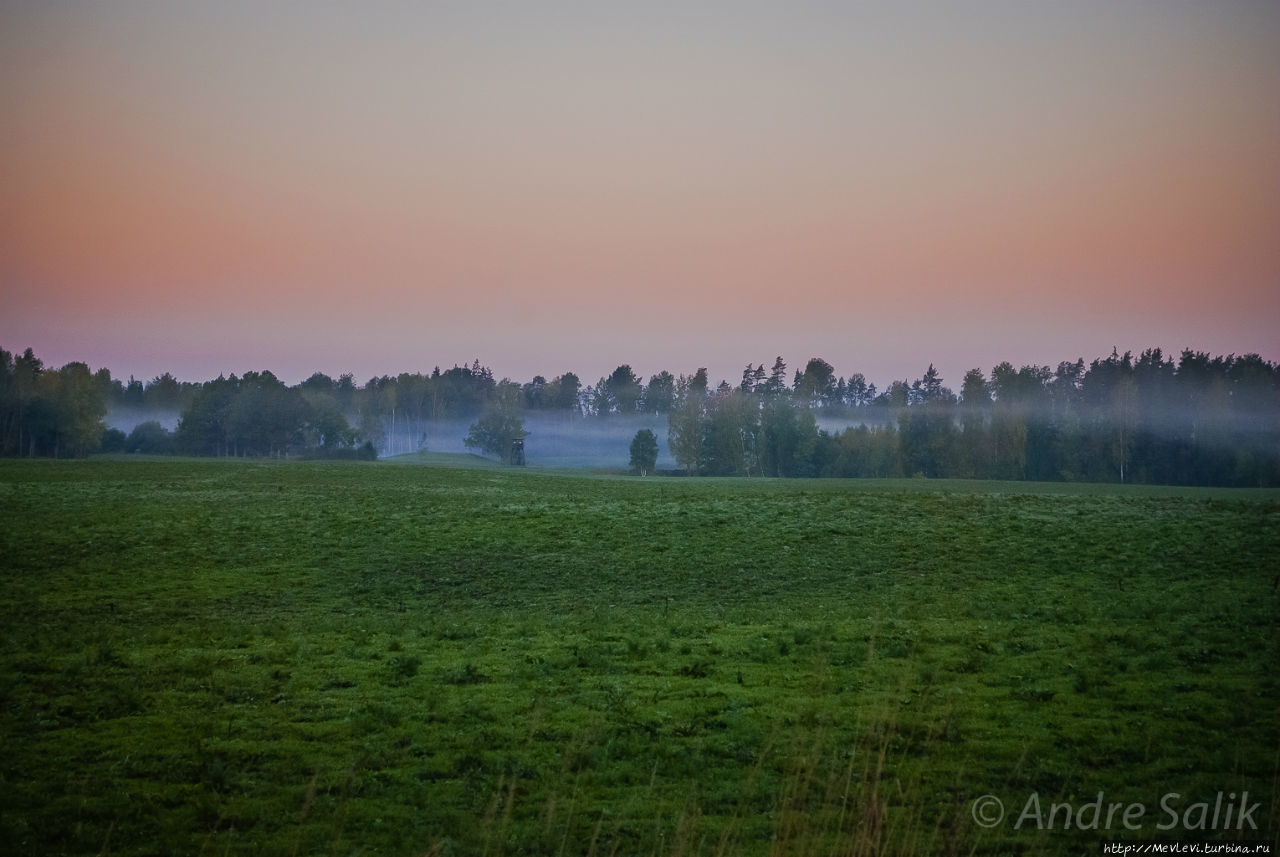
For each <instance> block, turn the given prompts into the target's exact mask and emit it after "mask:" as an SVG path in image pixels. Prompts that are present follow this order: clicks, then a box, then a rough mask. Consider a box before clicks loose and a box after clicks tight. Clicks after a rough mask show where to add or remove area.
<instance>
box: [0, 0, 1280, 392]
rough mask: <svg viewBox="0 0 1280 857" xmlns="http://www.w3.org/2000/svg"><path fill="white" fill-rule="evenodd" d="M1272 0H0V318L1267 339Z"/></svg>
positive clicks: (841, 360) (344, 329)
mask: <svg viewBox="0 0 1280 857" xmlns="http://www.w3.org/2000/svg"><path fill="white" fill-rule="evenodd" d="M1278 96H1280V3H1276V2H1272V1H1271V0H1258V2H1231V0H1225V1H1224V2H1214V3H1199V2H1190V0H1169V2H1159V3H1156V2H1116V0H1072V2H1070V3H1027V2H1021V0H1019V2H1013V0H1010V2H967V3H955V2H951V0H932V2H894V3H883V4H870V3H867V4H863V3H835V2H786V3H783V2H776V3H754V2H732V3H729V2H712V3H688V2H665V1H664V2H652V0H650V2H644V3H626V4H623V3H617V4H610V3H605V2H582V3H564V2H554V0H553V2H539V3H526V2H511V3H482V2H460V3H444V2H439V3H415V4H407V3H398V2H397V3H390V2H387V3H354V2H350V3H346V2H343V3H339V2H332V3H331V2H310V0H309V1H308V2H287V0H273V2H271V3H261V2H257V0H254V2H238V0H232V2H225V0H220V2H217V3H205V2H190V3H184V2H168V0H154V2H103V3H81V2H74V3H71V2H49V0H38V1H37V0H32V1H31V2H9V0H0V117H2V118H0V345H2V346H3V347H5V348H7V349H9V350H10V351H15V350H21V349H23V348H26V347H28V346H29V347H32V348H34V349H35V351H36V353H37V355H38V356H40V357H42V358H43V359H44V360H45V362H46V364H49V365H55V366H56V365H61V364H62V363H65V362H67V361H70V360H83V361H85V362H87V363H89V364H90V366H91V367H93V368H95V369H96V368H98V367H100V366H106V367H108V368H109V369H111V371H112V373H113V375H115V376H117V377H128V376H129V375H130V374H133V375H136V376H137V377H139V378H142V379H144V380H145V379H149V378H150V377H153V376H154V375H157V374H159V373H161V372H164V371H172V372H173V373H174V374H176V375H178V377H180V378H183V379H184V380H205V379H208V378H211V377H214V376H216V375H218V374H219V373H230V372H237V373H240V372H244V371H245V370H248V369H263V368H266V369H271V370H272V371H274V372H276V374H278V375H279V376H280V377H282V378H283V379H284V380H286V381H290V382H295V381H298V380H301V379H302V378H305V377H306V376H307V375H309V374H310V373H311V372H312V371H324V372H327V373H329V374H331V375H334V376H336V375H337V374H339V373H342V372H348V371H350V372H354V373H355V375H356V378H357V381H359V382H361V383H363V382H364V381H365V380H366V379H367V378H368V377H370V376H371V375H375V374H386V373H390V374H395V373H398V372H401V371H430V369H431V368H432V367H433V366H435V365H440V366H442V367H443V368H447V367H448V366H451V365H454V364H455V363H464V362H467V363H469V362H470V361H471V360H472V359H474V358H479V359H480V360H481V362H483V363H485V364H487V365H490V366H492V367H493V369H494V371H495V373H496V374H497V375H498V376H499V377H501V376H510V377H512V378H514V379H516V380H521V381H524V380H528V379H529V378H531V377H532V376H533V375H534V374H542V375H545V376H547V377H551V376H554V375H557V374H560V373H562V372H565V371H570V370H572V371H575V372H577V373H578V374H579V375H580V376H582V378H583V380H584V382H593V381H594V380H595V379H596V378H597V377H599V376H600V375H603V374H606V373H607V372H609V371H610V370H611V369H612V368H613V367H614V366H617V365H618V364H620V363H624V362H626V363H630V364H631V365H632V366H633V367H634V368H635V369H636V370H637V371H638V372H640V373H641V374H643V375H644V376H645V377H646V378H647V377H648V376H649V375H650V374H652V373H654V372H657V371H659V370H660V369H668V370H670V371H672V372H674V373H677V374H678V373H680V372H692V371H693V370H694V369H696V368H697V367H699V366H707V367H709V368H710V369H711V374H712V376H713V380H714V379H718V378H721V377H725V378H729V379H730V380H732V381H736V380H737V379H738V377H739V375H740V373H741V370H742V367H743V366H744V365H745V364H746V363H747V362H753V363H760V362H764V363H765V364H766V365H771V364H772V362H773V358H774V357H775V356H776V355H779V354H781V355H783V356H784V358H785V359H786V360H787V362H788V363H789V364H790V365H791V366H792V367H793V368H797V367H800V366H803V363H804V361H805V360H806V359H807V358H808V357H810V356H814V355H821V356H822V357H824V358H826V359H827V360H828V361H829V362H831V363H832V364H833V365H834V366H835V367H836V370H837V372H838V373H839V374H841V375H846V374H849V373H852V372H863V373H864V374H865V375H866V376H867V378H868V380H870V381H874V382H876V383H877V384H880V385H882V386H883V385H885V384H887V383H888V382H889V381H890V380H892V379H894V378H906V379H911V378H916V377H919V376H920V375H921V374H922V373H923V372H924V370H925V368H926V367H927V366H928V364H930V363H934V364H936V365H937V366H938V367H939V369H940V370H941V371H942V374H943V376H944V378H945V380H946V382H947V383H948V385H950V386H952V387H953V388H956V389H958V388H959V386H960V380H961V376H962V374H963V372H964V371H965V370H966V369H968V368H971V367H980V368H982V369H983V370H984V371H989V370H990V368H991V366H992V365H994V364H995V363H996V362H998V361H1000V360H1009V361H1011V362H1013V363H1014V364H1015V365H1021V364H1024V363H1036V364H1052V365H1056V363H1057V362H1058V361H1060V360H1066V359H1074V358H1076V357H1084V358H1085V359H1086V361H1088V360H1090V359H1092V358H1094V357H1100V356H1105V355H1107V354H1109V353H1110V351H1111V348H1112V346H1113V345H1114V346H1118V347H1119V348H1120V350H1121V351H1124V350H1126V349H1134V350H1139V349H1142V348H1145V347H1153V346H1159V347H1162V348H1164V349H1165V350H1166V352H1172V353H1173V354H1175V355H1176V353H1177V352H1178V351H1180V350H1181V349H1182V348H1184V347H1192V348H1195V349H1198V350H1205V351H1210V352H1212V353H1215V354H1218V353H1232V352H1234V353H1246V352H1258V353H1261V354H1262V355H1263V356H1264V357H1266V358H1267V359H1270V360H1280V333H1277V331H1280V97H1278Z"/></svg>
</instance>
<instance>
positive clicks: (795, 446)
mask: <svg viewBox="0 0 1280 857" xmlns="http://www.w3.org/2000/svg"><path fill="white" fill-rule="evenodd" d="M784 371H785V367H784V366H783V364H782V361H781V358H779V360H778V362H777V363H776V364H775V365H774V369H773V371H772V372H771V373H770V374H769V375H768V376H767V377H762V375H761V373H760V371H759V369H758V368H756V367H752V366H748V367H747V371H745V372H744V373H743V380H742V383H741V384H740V385H739V386H738V387H736V388H735V387H731V386H730V385H729V384H728V383H721V385H720V386H719V387H718V388H717V389H716V390H715V391H712V392H708V391H707V390H706V388H705V384H704V383H703V381H704V379H703V378H702V376H694V377H693V378H688V379H687V378H683V377H682V378H680V379H678V380H677V384H676V388H677V394H676V406H675V407H674V409H673V410H672V412H671V416H670V423H669V425H670V431H669V443H670V448H671V452H672V455H673V456H674V457H675V459H676V461H677V463H678V464H679V465H680V466H681V467H682V468H684V469H685V470H686V471H687V472H689V473H699V474H704V475H725V476H730V475H755V474H759V475H764V476H843V477H857V476H863V477H901V476H924V477H933V478H942V477H951V478H977V479H1025V480H1041V481H1092V482H1141V483H1159V484H1187V485H1238V486H1254V485H1278V484H1280V367H1278V366H1276V365H1275V364H1272V363H1269V362H1267V361H1264V360H1262V359H1261V358H1260V357H1258V356H1257V355H1245V356H1243V357H1236V356H1229V357H1210V356H1209V355H1207V354H1204V353H1202V352H1195V351H1190V350H1187V351H1184V352H1183V353H1182V355H1181V357H1180V358H1179V360H1178V361H1177V362H1175V361H1173V360H1172V359H1167V358H1165V357H1164V355H1163V354H1162V353H1161V351H1160V349H1150V350H1147V351H1144V352H1142V354H1141V355H1140V356H1139V357H1138V358H1137V359H1136V360H1135V359H1134V358H1133V355H1132V354H1131V353H1129V352H1126V353H1125V354H1123V355H1120V354H1117V353H1115V352H1114V351H1113V353H1112V354H1111V356H1110V357H1108V358H1106V359H1098V360H1094V361H1093V362H1092V363H1090V364H1089V365H1088V366H1087V367H1086V366H1085V363H1084V361H1083V360H1077V361H1075V362H1064V363H1060V364H1058V367H1057V369H1050V368H1049V367H1047V366H1023V367H1022V368H1020V369H1015V368H1014V367H1013V366H1012V365H1011V364H1009V363H1001V364H999V365H998V366H996V367H995V368H994V369H992V371H991V375H990V377H987V376H985V375H984V374H983V373H982V371H981V370H979V369H972V370H970V371H969V372H967V373H966V374H965V376H964V379H963V382H962V385H961V389H960V393H959V394H956V393H955V392H953V391H952V390H951V389H950V388H948V387H946V386H944V385H943V379H942V378H941V377H940V376H939V375H938V372H937V371H936V370H935V369H934V367H933V366H930V367H929V368H928V370H927V371H926V372H925V374H924V375H923V376H922V377H921V378H919V379H917V380H915V381H913V382H910V383H908V382H906V381H895V382H893V383H892V384H891V385H890V386H889V388H888V389H887V390H885V391H884V392H882V393H875V392H874V388H873V387H871V385H866V386H865V387H864V386H863V384H862V383H861V380H860V379H859V378H855V381H854V383H853V384H852V385H851V384H850V382H849V381H846V380H843V379H840V380H837V379H836V378H835V377H834V373H833V371H832V369H831V366H830V364H828V363H826V361H823V360H821V359H820V358H814V359H812V360H810V361H809V363H808V365H807V366H806V367H805V369H804V370H803V372H799V373H797V374H796V376H795V378H794V380H793V382H792V384H791V386H790V389H784V388H783V387H782V385H781V384H780V383H779V379H780V378H781V377H782V373H783V372H784ZM851 388H852V389H853V390H854V391H855V392H854V393H853V394H852V395H851V394H850V389H851ZM824 411H825V412H829V413H831V414H832V415H835V414H839V416H840V417H841V418H843V419H845V420H848V421H849V422H850V423H856V425H851V426H850V427H848V428H845V429H844V430H842V431H834V432H828V431H823V430H820V429H819V427H818V425H817V420H816V419H815V415H818V414H822V413H823V412H824Z"/></svg>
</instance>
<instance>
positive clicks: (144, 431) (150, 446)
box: [124, 420, 173, 455]
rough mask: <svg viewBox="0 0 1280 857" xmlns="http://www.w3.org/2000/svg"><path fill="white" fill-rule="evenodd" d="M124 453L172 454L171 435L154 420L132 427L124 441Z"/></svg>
mask: <svg viewBox="0 0 1280 857" xmlns="http://www.w3.org/2000/svg"><path fill="white" fill-rule="evenodd" d="M124 451H125V452H139V453H142V454H143V455H167V454H169V453H170V452H173V433H172V432H170V431H169V430H168V429H166V428H165V427H164V426H162V425H160V423H158V422H156V421H155V420H147V421H146V422H145V423H139V424H138V425H136V426H134V428H133V431H131V432H129V437H128V439H127V440H126V441H125V445H124Z"/></svg>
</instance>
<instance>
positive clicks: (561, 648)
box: [0, 460, 1280, 855]
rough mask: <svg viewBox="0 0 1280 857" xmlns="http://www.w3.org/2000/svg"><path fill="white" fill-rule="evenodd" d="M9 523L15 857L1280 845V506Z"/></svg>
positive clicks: (836, 496)
mask: <svg viewBox="0 0 1280 857" xmlns="http://www.w3.org/2000/svg"><path fill="white" fill-rule="evenodd" d="M0 509H3V520H2V522H0V746H3V753H0V849H3V850H4V851H5V853H15V854H60V853H67V854H99V853H111V854H197V853H203V854H211V855H220V854H282V855H291V854H299V855H309V854H343V855H345V854H368V855H372V854H387V855H420V854H489V855H499V854H600V855H605V854H621V855H631V854H656V855H676V854H681V855H694V854H702V855H715V854H734V855H736V854H818V855H827V854H832V855H834V854H844V855H857V854H880V853H884V854H939V853H956V854H970V853H978V854H1003V853H1008V854H1015V853H1045V854H1058V853H1061V854H1068V853H1094V854H1096V853H1101V846H1100V844H1101V842H1103V841H1104V840H1121V841H1134V842H1148V841H1159V842H1178V841H1181V842H1191V841H1197V842H1198V841H1213V840H1215V839H1218V838H1223V839H1232V840H1233V839H1250V840H1255V841H1262V842H1268V843H1273V844H1274V843H1276V841H1277V831H1278V830H1280V823H1278V819H1280V807H1278V803H1280V788H1278V785H1277V783H1278V780H1280V680H1278V677H1277V673H1278V672H1280V671H1278V669H1277V664H1280V592H1278V591H1277V581H1278V579H1280V578H1278V575H1280V495H1278V494H1277V493H1276V492H1269V493H1268V492H1243V491H1241V492H1237V491H1225V490H1169V489H1154V488H1151V489H1127V488H1126V489H1122V488H1107V487H1101V486H1080V487H1072V486H1062V485H1056V486H1048V485H1025V484H1011V483H940V482H923V481H912V482H839V481H825V482H801V481H747V480H723V481H716V480H684V479H645V480H640V479H623V478H590V477H585V476H571V475H562V474H547V473H536V472H525V471H518V470H511V469H474V468H473V469H463V468H450V467H442V466H397V465H393V464H387V463H376V464H367V463H336V462H334V463H298V462H288V463H246V462H235V461H178V460H151V461H146V460H142V461H139V460H132V461H110V460H93V461H87V462H57V461H3V462H0ZM1246 791H1247V792H1248V795H1249V798H1248V802H1249V803H1260V808H1258V809H1256V810H1255V811H1254V812H1253V813H1252V815H1251V816H1250V818H1251V819H1252V820H1253V821H1254V822H1256V824H1257V826H1258V830H1257V831H1256V832H1255V831H1251V830H1249V829H1248V827H1246V828H1245V829H1244V831H1243V832H1241V831H1238V830H1236V829H1235V825H1236V820H1235V818H1233V819H1232V821H1231V825H1232V829H1231V830H1228V831H1220V830H1213V829H1211V828H1212V827H1213V826H1215V825H1212V824H1210V823H1209V818H1208V816H1209V815H1212V813H1213V811H1214V802H1215V798H1216V796H1218V795H1219V793H1221V794H1222V802H1223V803H1226V802H1228V801H1229V800H1236V803H1237V804H1239V803H1240V801H1239V800H1237V799H1236V798H1237V796H1238V795H1240V793H1243V792H1246ZM1100 793H1101V794H1102V795H1103V796H1104V797H1103V801H1104V802H1103V804H1102V805H1101V815H1102V818H1101V819H1096V820H1095V823H1094V824H1093V825H1092V827H1093V828H1094V829H1084V830H1081V829H1079V828H1080V827H1082V826H1083V827H1086V828H1088V827H1089V824H1088V818H1087V815H1088V814H1087V813H1085V812H1081V811H1080V808H1081V807H1084V806H1085V805H1086V804H1088V803H1092V802H1093V801H1094V800H1095V798H1097V796H1098V795H1099V794H1100ZM984 795H991V796H994V797H996V798H998V799H999V800H1001V801H1002V802H1003V805H1004V809H1005V816H1004V817H1003V819H1002V820H1000V821H999V822H998V823H996V824H994V825H993V826H990V827H984V826H982V824H980V823H979V822H980V821H985V822H990V821H991V820H992V819H993V818H994V816H992V815H991V812H992V806H991V805H990V804H989V803H988V804H984V805H982V806H981V807H980V808H979V810H978V817H977V819H975V814H974V810H975V807H974V801H975V800H976V799H978V798H980V797H982V796H984ZM1032 795H1036V796H1038V799H1039V801H1040V802H1041V804H1040V805H1041V806H1042V808H1043V810H1044V813H1045V816H1046V818H1045V820H1046V821H1048V820H1049V819H1048V818H1047V816H1048V810H1049V808H1050V805H1051V804H1053V803H1055V802H1058V803H1066V804H1069V805H1070V806H1072V807H1074V808H1075V810H1076V812H1077V814H1076V816H1075V818H1073V819H1071V824H1070V825H1069V829H1064V824H1063V817H1062V816H1061V815H1059V816H1057V817H1056V818H1054V819H1053V822H1056V823H1052V824H1051V825H1049V826H1052V827H1053V829H1051V830H1048V829H1036V822H1035V821H1034V820H1027V819H1026V818H1023V819H1022V823H1021V824H1020V825H1017V826H1016V825H1015V822H1017V821H1018V820H1019V816H1020V815H1021V814H1023V813H1024V808H1025V807H1026V806H1028V805H1029V800H1030V798H1031V796H1032ZM1170 795H1177V796H1176V797H1169V796H1170ZM1227 795H1231V796H1232V797H1231V798H1230V799H1229V798H1228V797H1227ZM1162 800H1163V801H1164V806H1167V807H1171V808H1172V809H1173V815H1174V818H1175V820H1176V824H1175V825H1173V826H1172V828H1171V829H1169V830H1160V829H1158V828H1157V825H1160V824H1169V817H1170V815H1169V813H1167V812H1166V811H1165V810H1164V806H1162ZM1113 802H1114V803H1118V804H1123V805H1130V804H1140V805H1141V806H1142V807H1143V808H1144V814H1143V815H1141V816H1140V820H1139V824H1138V829H1136V830H1132V831H1130V830H1125V829H1124V827H1123V826H1122V824H1121V821H1120V818H1121V816H1120V815H1119V814H1116V815H1115V816H1114V818H1113V819H1112V821H1111V823H1110V825H1107V824H1106V823H1105V822H1106V810H1107V806H1108V805H1109V804H1111V803H1113ZM1200 803H1207V804H1208V805H1209V807H1208V810H1198V809H1197V808H1196V807H1197V805H1198V804H1200ZM1131 817H1132V816H1131ZM1197 823H1198V827H1199V828H1203V829H1198V828H1197ZM1216 826H1218V827H1222V826H1225V825H1224V824H1223V823H1222V819H1221V818H1219V820H1218V822H1217V823H1216ZM1108 827H1109V829H1108Z"/></svg>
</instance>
